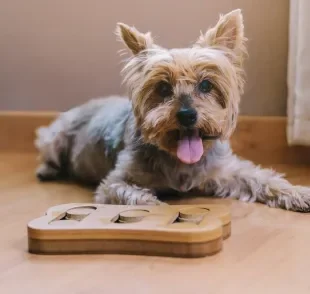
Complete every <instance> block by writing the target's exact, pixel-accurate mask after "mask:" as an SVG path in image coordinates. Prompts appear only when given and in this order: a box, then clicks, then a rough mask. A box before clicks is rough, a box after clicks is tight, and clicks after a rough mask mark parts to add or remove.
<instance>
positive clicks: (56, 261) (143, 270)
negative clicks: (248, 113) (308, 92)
mask: <svg viewBox="0 0 310 294" xmlns="http://www.w3.org/2000/svg"><path fill="white" fill-rule="evenodd" d="M0 162H1V164H0V188H1V195H0V214H1V220H0V231H1V233H2V234H1V235H2V242H0V289H1V293H6V294H10V293H26V292H27V291H29V292H30V291H31V293H45V294H47V293H53V294H54V293H58V294H59V293H92V294H93V293H121V292H124V293H126V294H130V293H135V294H140V293H141V294H142V293H143V294H145V293H150V294H152V293H178V294H181V293H205V294H206V293H207V294H211V293H216V294H220V293H251V294H256V293H260V294H261V293H263V292H264V293H282V294H283V293H292V292H295V293H310V280H309V278H307V276H308V269H309V265H308V264H309V262H308V261H309V254H308V253H309V244H310V226H309V221H310V214H299V213H293V212H287V211H283V210H278V209H270V208H268V207H265V206H264V205H260V204H247V203H242V202H239V201H233V200H214V199H206V198H203V197H196V198H191V199H182V200H180V201H179V202H178V203H205V202H221V203H222V202H224V203H226V204H227V205H230V206H231V208H232V214H233V222H232V236H231V237H230V238H229V239H228V240H226V241H225V243H224V249H223V251H222V252H220V253H219V254H217V255H215V256H212V257H207V258H202V259H192V260H187V259H178V258H162V257H141V256H117V255H110V256H108V255H78V256H39V255H31V254H28V253H27V234H26V226H27V222H28V221H30V220H31V219H33V218H36V217H38V216H40V215H42V213H44V211H45V210H46V209H47V208H48V207H50V206H53V205H57V204H61V203H65V202H89V201H92V191H90V190H89V189H86V188H83V187H79V186H76V185H73V184H66V183H44V184H42V183H38V182H37V181H36V179H35V177H34V168H35V164H36V160H35V156H34V155H32V154H28V155H27V154H24V155H22V154H0ZM274 168H276V169H277V170H279V171H281V172H285V173H287V175H288V178H289V179H291V180H292V181H293V182H294V183H296V184H310V167H309V166H308V167H307V166H294V165H275V166H274ZM171 203H176V201H174V202H173V201H171Z"/></svg>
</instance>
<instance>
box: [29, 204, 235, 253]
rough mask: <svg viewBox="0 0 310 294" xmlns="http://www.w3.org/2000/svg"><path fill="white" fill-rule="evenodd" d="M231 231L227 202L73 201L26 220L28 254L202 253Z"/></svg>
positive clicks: (214, 249) (215, 246)
mask: <svg viewBox="0 0 310 294" xmlns="http://www.w3.org/2000/svg"><path fill="white" fill-rule="evenodd" d="M230 233H231V215H230V210H229V208H228V207H227V206H225V205H216V204H206V205H159V206H140V205H139V206H133V205H132V206H130V205H104V204H91V203H69V204H63V205H58V206H54V207H51V208H50V209H48V211H47V212H46V214H45V215H44V216H42V217H39V218H36V219H34V220H32V221H30V222H29V223H28V248H29V252H31V253H37V254H77V253H103V254H136V255H153V256H171V257H174V256H175V257H202V256H207V255H212V254H215V253H217V252H219V251H220V250H221V249H222V247H223V240H225V239H226V238H228V237H229V236H230Z"/></svg>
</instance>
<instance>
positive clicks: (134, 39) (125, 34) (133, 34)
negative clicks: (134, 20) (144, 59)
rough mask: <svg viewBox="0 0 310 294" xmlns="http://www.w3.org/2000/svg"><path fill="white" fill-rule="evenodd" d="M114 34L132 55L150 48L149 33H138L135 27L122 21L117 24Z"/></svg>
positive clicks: (150, 39) (151, 43)
mask: <svg viewBox="0 0 310 294" xmlns="http://www.w3.org/2000/svg"><path fill="white" fill-rule="evenodd" d="M116 35H117V36H118V37H119V38H120V39H121V40H122V41H123V42H124V43H125V45H126V46H127V47H128V48H129V49H130V50H131V52H132V53H133V54H134V55H136V54H138V53H140V52H142V51H144V50H146V49H149V48H151V47H152V45H153V38H152V36H151V33H149V32H148V33H145V34H144V33H140V32H139V31H138V30H137V29H136V28H134V27H130V26H128V25H126V24H123V23H118V24H117V27H116Z"/></svg>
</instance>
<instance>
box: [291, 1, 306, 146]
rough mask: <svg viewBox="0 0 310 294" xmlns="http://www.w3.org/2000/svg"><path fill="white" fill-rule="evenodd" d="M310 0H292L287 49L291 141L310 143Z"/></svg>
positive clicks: (292, 142) (292, 143)
mask: <svg viewBox="0 0 310 294" xmlns="http://www.w3.org/2000/svg"><path fill="white" fill-rule="evenodd" d="M309 12H310V0H290V19H289V52H288V105H287V115H288V125H287V138H288V144H289V145H306V146H310V17H309Z"/></svg>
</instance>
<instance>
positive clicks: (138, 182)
mask: <svg viewBox="0 0 310 294" xmlns="http://www.w3.org/2000/svg"><path fill="white" fill-rule="evenodd" d="M117 34H118V36H119V37H120V39H121V40H122V41H123V42H124V43H125V45H126V46H127V47H128V48H129V49H130V51H131V52H132V57H131V58H130V59H129V60H127V61H126V64H125V66H124V69H123V74H124V82H125V83H126V85H127V89H128V94H129V98H130V99H128V98H127V97H109V98H105V99H95V100H92V101H90V102H88V103H86V104H84V105H80V106H78V107H75V108H73V109H71V110H69V111H67V112H65V113H62V114H61V115H60V116H59V117H58V118H57V119H56V120H55V121H54V122H53V123H52V124H51V125H50V126H48V127H42V128H40V129H39V130H38V132H37V140H36V146H37V148H38V149H39V151H40V154H41V159H42V164H41V165H40V167H39V168H38V170H37V176H38V177H39V178H40V179H42V180H55V179H59V178H63V177H70V178H74V179H76V180H79V181H83V182H85V183H91V184H95V185H99V186H98V188H97V190H96V193H95V199H96V201H97V202H99V203H111V204H159V203H161V202H160V201H159V200H158V199H157V197H156V195H158V193H159V192H160V191H166V190H168V191H169V190H174V191H179V192H187V191H190V190H199V191H201V192H203V193H205V194H206V195H211V194H213V195H215V196H217V197H235V198H238V199H240V200H242V201H258V202H261V203H265V204H267V205H269V206H272V207H280V208H284V209H288V210H294V211H309V210H310V189H309V188H306V187H301V186H293V185H291V184H290V183H289V182H287V181H286V180H285V179H283V178H282V175H280V174H277V173H276V172H274V171H272V170H269V169H261V168H260V167H257V166H255V165H254V164H252V163H251V162H249V161H244V160H241V159H239V158H238V157H237V156H236V155H234V154H233V153H232V151H231V148H230V144H229V138H230V136H231V134H232V133H233V131H234V130H235V127H236V122H237V117H238V110H239V102H240V96H241V95H242V93H243V86H244V72H243V61H244V58H245V56H246V49H245V41H246V39H245V37H244V29H243V20H242V14H241V12H240V10H235V11H232V12H230V13H228V14H226V15H224V16H221V17H220V19H219V21H218V23H217V24H216V26H215V27H213V28H211V29H210V30H208V31H207V32H206V33H205V34H202V35H201V36H200V37H199V38H198V40H197V42H196V43H195V44H193V45H192V46H191V47H189V48H181V49H171V50H168V49H165V48H162V47H160V46H158V45H156V44H154V41H153V39H152V36H151V34H150V33H147V34H143V33H140V32H139V31H137V30H136V29H135V28H132V27H129V26H127V25H125V24H118V26H117ZM204 81H207V82H205V84H202V82H204ZM202 85H204V87H205V88H203V89H202ZM206 87H207V88H206ZM184 107H185V108H190V109H194V110H195V111H196V113H197V120H196V121H195V124H194V126H191V127H184V126H183V125H180V121H179V119H178V113H179V112H180V109H182V108H184ZM195 134H196V135H195ZM197 134H199V137H200V139H201V141H200V142H202V145H201V146H202V147H203V149H202V156H200V157H199V158H198V159H197V160H194V159H190V160H191V162H187V161H186V160H185V159H184V158H183V157H182V156H181V157H180V155H179V147H178V146H179V145H178V144H180V140H182V138H184V137H186V136H189V137H190V136H198V135H197ZM200 139H199V140H200Z"/></svg>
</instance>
